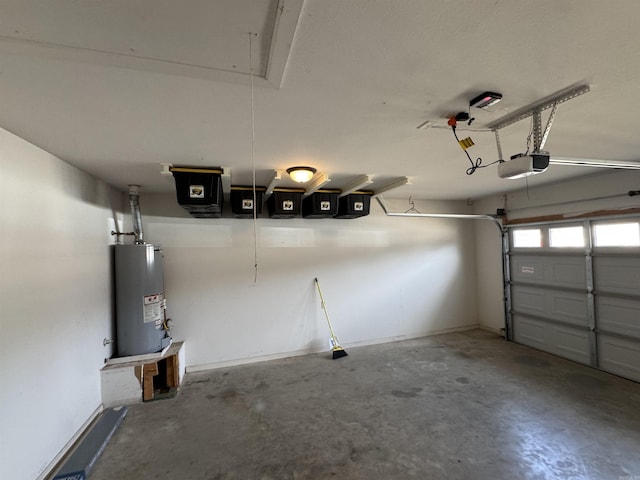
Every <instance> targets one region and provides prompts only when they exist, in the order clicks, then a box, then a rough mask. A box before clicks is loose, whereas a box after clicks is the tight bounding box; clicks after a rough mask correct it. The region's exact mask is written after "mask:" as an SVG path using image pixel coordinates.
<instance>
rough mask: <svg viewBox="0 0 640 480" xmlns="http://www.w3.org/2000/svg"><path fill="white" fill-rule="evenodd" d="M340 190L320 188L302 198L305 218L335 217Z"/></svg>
mask: <svg viewBox="0 0 640 480" xmlns="http://www.w3.org/2000/svg"><path fill="white" fill-rule="evenodd" d="M339 193H340V190H318V191H316V192H314V193H312V194H311V195H309V196H308V197H305V198H303V199H302V216H303V217H304V218H333V217H335V216H336V215H337V213H338V194H339Z"/></svg>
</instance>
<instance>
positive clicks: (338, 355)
mask: <svg viewBox="0 0 640 480" xmlns="http://www.w3.org/2000/svg"><path fill="white" fill-rule="evenodd" d="M347 355H348V354H347V352H345V351H344V350H343V349H342V348H336V349H334V350H333V359H334V360H336V359H337V358H342V357H346V356H347Z"/></svg>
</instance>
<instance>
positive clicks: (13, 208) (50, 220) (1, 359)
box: [0, 129, 122, 480]
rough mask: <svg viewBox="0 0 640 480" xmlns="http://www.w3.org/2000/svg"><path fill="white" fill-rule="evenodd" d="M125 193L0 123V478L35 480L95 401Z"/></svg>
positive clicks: (107, 353) (106, 353) (107, 350)
mask: <svg viewBox="0 0 640 480" xmlns="http://www.w3.org/2000/svg"><path fill="white" fill-rule="evenodd" d="M121 199H122V197H121V195H120V194H117V195H116V194H114V192H113V191H112V190H111V189H110V188H109V187H108V186H107V185H106V184H104V183H103V182H101V181H98V180H96V179H95V178H92V177H90V176H89V175H86V174H84V173H83V172H81V171H79V170H78V169H76V168H74V167H71V166H70V165H68V164H66V163H64V162H62V161H60V160H58V159H57V158H55V157H53V156H52V155H50V154H48V153H46V152H44V151H42V150H41V149H39V148H37V147H35V146H33V145H31V144H29V143H27V142H25V141H23V140H21V139H20V138H18V137H16V136H14V135H12V134H10V133H8V132H7V131H5V130H2V129H0V365H1V366H0V385H2V390H1V392H0V426H1V427H0V428H1V434H0V465H2V467H0V470H1V471H2V473H1V474H0V476H2V478H7V479H9V478H15V479H18V478H19V479H25V480H28V479H35V478H37V477H38V476H39V475H40V474H42V473H43V472H44V471H45V470H46V469H47V468H48V466H49V464H50V462H51V461H52V460H53V459H54V458H55V457H56V455H57V454H58V453H59V452H60V451H61V450H62V449H63V448H64V447H65V444H67V442H69V441H70V440H71V438H72V437H73V436H74V435H75V434H76V433H77V432H78V430H79V429H81V427H82V426H83V424H84V423H85V422H86V421H87V420H88V419H89V418H90V417H92V415H93V414H94V413H95V411H96V410H97V409H98V408H99V407H100V404H101V397H100V375H99V370H100V368H101V366H102V364H103V361H104V359H105V358H106V357H109V356H110V355H111V348H110V347H104V346H103V344H102V341H103V339H104V338H105V337H110V336H111V335H112V332H111V326H112V300H111V298H112V291H111V271H110V269H111V267H110V264H111V263H110V249H109V243H111V236H110V234H109V232H110V231H111V229H112V228H113V226H114V212H113V211H112V207H111V205H112V200H113V201H114V202H115V205H120V204H121Z"/></svg>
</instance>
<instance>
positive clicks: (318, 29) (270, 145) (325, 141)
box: [0, 0, 640, 199]
mask: <svg viewBox="0 0 640 480" xmlns="http://www.w3.org/2000/svg"><path fill="white" fill-rule="evenodd" d="M638 18H640V2H637V0H617V1H616V2H615V3H612V2H603V1H602V0H561V1H559V0H538V1H535V2H532V1H529V0H527V1H518V0H509V1H506V0H503V1H500V0H494V1H485V0H457V1H447V0H430V1H426V0H402V1H397V0H348V1H347V0H281V1H280V2H278V1H277V0H217V1H213V0H188V1H180V2H178V1H169V0H164V1H160V0H110V1H98V0H91V1H82V2H80V1H77V0H58V1H56V2H51V0H3V1H2V2H0V98H1V99H2V101H1V103H0V105H1V108H0V126H2V127H4V128H6V129H7V130H9V131H11V132H13V133H16V134H17V135H19V136H21V137H23V138H25V139H27V140H29V141H31V142H32V143H34V144H36V145H38V146H40V147H42V148H44V149H45V150H47V151H49V152H51V153H53V154H55V155H57V156H58V157H60V158H62V159H64V160H66V161H68V162H69V163H71V164H73V165H76V166H78V167H80V168H82V169H84V170H86V171H87V172H90V173H92V174H95V175H96V176H98V177H100V178H103V179H104V180H106V181H108V182H109V183H111V184H113V185H115V186H116V187H118V188H122V189H123V190H124V189H126V185H128V184H131V183H135V184H140V185H141V186H142V187H143V192H144V191H148V192H159V191H167V192H168V191H173V188H174V187H173V184H172V180H171V178H167V177H166V176H162V175H160V173H159V172H160V170H161V167H160V164H161V163H172V164H174V165H202V166H218V165H221V166H227V167H230V168H231V175H232V183H234V184H247V183H250V182H251V168H252V153H251V152H252V148H251V145H252V141H251V139H252V129H251V88H250V75H249V71H250V67H249V39H250V38H251V42H252V47H253V48H252V50H251V52H252V61H253V69H254V72H255V75H256V77H255V78H254V83H255V162H256V168H257V179H258V183H262V184H264V183H266V182H267V181H268V179H269V178H270V174H271V172H272V171H273V170H274V169H286V168H287V167H290V166H293V165H300V164H309V165H312V166H314V167H316V168H317V169H318V170H319V171H321V172H326V173H328V174H329V176H330V177H331V179H332V181H331V182H330V184H328V185H327V187H332V188H340V187H341V186H342V185H344V184H345V183H348V182H349V180H350V179H353V178H355V177H356V176H358V175H361V174H370V175H373V176H375V177H374V178H376V179H377V183H378V184H382V183H384V182H385V181H388V180H390V179H392V178H394V177H398V176H408V177H411V181H412V183H411V185H407V186H405V187H402V188H401V189H398V190H395V191H394V196H400V197H402V196H407V197H408V196H409V195H413V196H414V197H416V198H423V199H466V198H477V197H479V196H483V195H486V194H489V193H494V192H502V191H508V190H513V189H515V188H521V187H523V186H524V180H517V181H516V180H501V179H499V178H498V176H497V172H496V168H495V166H494V167H488V168H486V169H484V170H478V171H477V172H476V173H475V174H474V175H472V176H467V175H466V174H465V170H466V168H467V167H468V161H467V159H466V157H465V156H464V153H463V151H462V150H461V149H460V147H459V146H458V145H457V144H456V142H455V141H454V139H453V136H452V135H451V132H450V131H449V130H447V129H445V128H438V127H444V126H446V118H447V117H448V116H449V115H451V114H454V113H456V112H457V111H460V110H466V109H467V105H468V100H469V99H470V98H472V97H474V96H475V95H477V94H479V93H481V92H482V91H484V90H493V91H498V92H501V93H502V94H503V95H504V100H503V101H502V102H501V103H499V104H497V105H496V106H495V107H492V108H491V111H484V110H482V111H481V110H476V111H475V112H473V114H474V116H475V118H476V121H475V122H474V124H473V127H474V128H477V129H481V128H482V127H483V126H484V125H486V124H487V123H490V122H492V121H494V120H496V119H498V118H500V117H502V116H504V115H506V114H508V113H509V112H513V111H515V110H518V109H520V108H522V107H524V106H526V105H529V104H531V103H533V102H535V101H537V100H539V99H541V98H543V97H546V96H548V95H551V94H553V93H555V92H557V91H560V90H562V89H565V88H567V87H569V86H571V85H577V84H582V83H586V84H589V85H591V91H590V92H589V93H587V94H585V95H583V96H580V97H578V98H576V99H574V100H571V101H569V102H567V103H564V104H562V105H561V106H560V107H559V110H558V114H557V116H556V119H555V123H554V125H553V128H552V130H551V134H550V136H549V139H548V141H547V144H546V149H547V150H549V151H550V152H551V154H552V156H559V157H586V158H603V159H611V160H626V161H636V160H638V161H640V135H638V133H637V126H636V123H635V122H636V118H635V117H636V114H637V113H636V110H635V108H636V106H637V105H639V104H640V83H639V82H638V78H640V49H639V48H638V44H639V43H640V42H639V40H640V33H638V27H637V20H638ZM250 32H252V33H255V34H257V36H252V35H250ZM285 67H286V68H285ZM425 120H430V121H432V122H434V127H432V128H429V129H426V130H419V129H416V127H417V126H418V125H419V124H421V123H422V122H424V121H425ZM529 128H530V122H529V121H528V120H525V121H522V122H519V123H517V124H515V125H513V126H510V127H507V128H505V129H503V130H501V138H502V143H503V149H504V154H505V156H508V155H511V154H514V153H518V152H522V151H524V150H525V149H526V137H527V134H528V132H529ZM460 134H461V136H468V135H471V136H472V138H473V140H474V142H475V144H476V145H475V146H474V147H472V148H471V149H470V150H469V153H470V154H471V155H472V156H473V157H474V158H475V157H478V156H481V157H482V158H483V159H484V162H485V163H489V162H491V161H493V160H495V159H496V158H497V153H496V148H495V141H494V137H493V135H492V134H491V133H490V132H464V133H463V132H460ZM2 161H3V162H7V161H11V159H6V158H5V159H2ZM593 172H594V170H593V169H589V168H588V167H560V166H551V167H550V169H549V171H547V172H545V173H544V174H541V175H538V176H536V177H531V178H530V180H529V184H530V185H537V184H541V183H546V182H551V181H555V180H559V179H562V178H567V177H572V176H577V175H583V174H587V173H593Z"/></svg>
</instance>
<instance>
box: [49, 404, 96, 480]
mask: <svg viewBox="0 0 640 480" xmlns="http://www.w3.org/2000/svg"><path fill="white" fill-rule="evenodd" d="M103 410H104V406H103V405H102V404H100V406H98V408H96V409H95V411H94V412H93V413H92V414H91V415H90V416H89V418H88V419H87V421H86V422H84V423H83V424H82V426H81V427H80V429H79V430H78V431H77V432H76V433H75V434H74V435H73V436H72V437H71V439H69V441H68V442H67V443H66V445H65V446H64V447H62V450H60V452H59V453H58V454H57V455H56V456H55V457H54V458H53V460H51V462H49V465H47V466H46V467H45V469H44V470H43V471H42V473H41V474H40V475H39V476H38V477H37V478H36V480H48V479H50V478H53V477H54V476H55V474H56V472H57V471H58V469H59V468H60V467H61V466H62V463H63V462H64V460H65V459H66V458H67V457H68V456H69V455H71V453H72V452H73V450H74V448H75V447H76V445H77V444H78V440H80V439H81V438H82V436H83V435H84V434H85V433H86V431H87V429H88V428H89V427H90V426H91V424H92V423H93V422H94V421H95V419H96V418H98V415H100V414H101V413H102V412H103Z"/></svg>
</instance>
